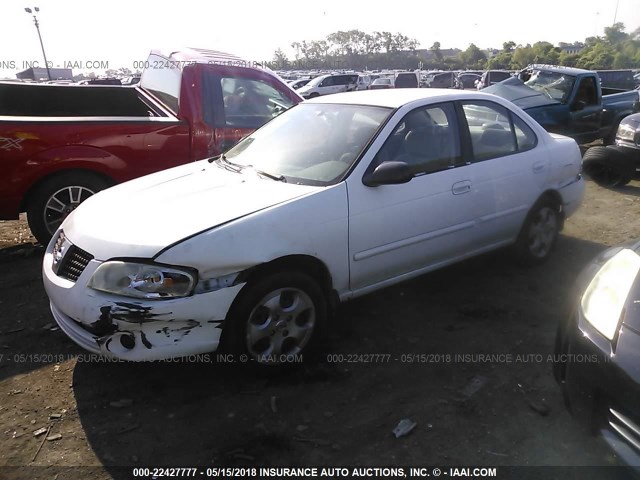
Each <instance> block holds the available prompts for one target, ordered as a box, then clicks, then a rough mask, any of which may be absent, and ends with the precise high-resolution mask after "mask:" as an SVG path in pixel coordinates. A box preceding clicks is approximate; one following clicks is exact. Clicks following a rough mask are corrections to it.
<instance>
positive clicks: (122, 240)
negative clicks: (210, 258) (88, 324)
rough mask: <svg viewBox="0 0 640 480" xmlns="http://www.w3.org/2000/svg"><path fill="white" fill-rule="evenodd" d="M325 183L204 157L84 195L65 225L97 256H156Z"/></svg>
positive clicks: (67, 232)
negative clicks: (235, 168) (274, 176)
mask: <svg viewBox="0 0 640 480" xmlns="http://www.w3.org/2000/svg"><path fill="white" fill-rule="evenodd" d="M319 189H321V187H312V186H304V185H293V184H287V183H283V182H279V181H276V180H271V179H267V178H261V177H259V176H258V175H257V174H256V173H255V172H254V171H252V170H250V169H247V170H245V171H244V173H235V172H230V171H227V170H224V169H222V168H220V167H219V166H218V165H217V164H216V163H213V164H209V163H208V162H207V161H206V160H203V161H200V162H196V163H191V164H188V165H183V166H180V167H177V168H172V169H169V170H165V171H163V172H159V173H155V174H152V175H148V176H146V177H142V178H139V179H136V180H132V181H130V182H127V183H123V184H122V185H118V186H116V187H112V188H110V189H108V190H105V191H103V192H100V193H98V194H97V195H94V196H92V197H91V198H89V199H88V200H86V201H85V202H84V203H83V204H82V205H80V207H78V209H76V210H75V211H74V212H73V213H72V214H71V215H69V217H67V219H66V220H65V222H64V223H63V225H62V228H63V230H64V232H65V235H66V236H67V238H68V239H69V240H70V241H71V242H72V243H73V244H75V245H77V246H78V247H80V248H82V249H83V250H86V251H87V252H89V253H90V254H91V255H93V256H94V257H95V258H96V259H98V260H107V259H110V258H117V257H138V258H152V257H153V256H155V255H156V254H157V253H158V252H159V251H160V250H162V249H164V248H165V247H167V246H169V245H171V244H174V243H176V242H179V241H180V240H183V239H184V238H186V237H189V236H192V235H194V234H197V233H200V232H202V231H204V230H208V229H210V228H213V227H216V226H218V225H220V224H223V223H226V222H229V221H232V220H235V219H237V218H240V217H243V216H245V215H248V214H251V213H254V212H256V211H258V210H261V209H264V208H268V207H271V206H273V205H277V204H279V203H282V202H286V201H288V200H292V199H294V198H297V197H300V196H302V195H305V194H308V193H311V192H313V191H317V190H319Z"/></svg>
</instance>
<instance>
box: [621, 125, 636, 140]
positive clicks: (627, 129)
mask: <svg viewBox="0 0 640 480" xmlns="http://www.w3.org/2000/svg"><path fill="white" fill-rule="evenodd" d="M635 134H636V132H635V129H634V128H633V126H632V125H629V124H625V123H623V124H621V125H620V126H619V127H618V135H617V136H618V138H619V139H621V140H627V141H629V142H633V138H634V136H635Z"/></svg>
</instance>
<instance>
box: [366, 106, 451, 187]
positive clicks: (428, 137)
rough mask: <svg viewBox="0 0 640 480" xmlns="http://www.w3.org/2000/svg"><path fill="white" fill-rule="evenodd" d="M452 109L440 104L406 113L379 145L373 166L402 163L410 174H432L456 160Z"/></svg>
mask: <svg viewBox="0 0 640 480" xmlns="http://www.w3.org/2000/svg"><path fill="white" fill-rule="evenodd" d="M455 119H456V116H455V109H454V107H453V105H452V104H450V103H444V104H438V105H430V106H428V107H420V108H417V109H415V110H413V111H411V112H409V113H408V114H407V115H406V116H405V117H404V118H403V119H402V121H401V122H400V123H399V124H398V125H397V126H396V128H395V130H394V131H393V133H392V134H391V135H390V136H389V138H388V139H387V141H386V142H385V144H384V145H383V146H382V148H381V149H380V151H379V152H378V155H377V156H376V159H375V160H374V165H375V166H377V165H379V164H380V163H382V162H385V161H398V162H405V163H406V164H407V165H409V167H410V168H411V170H412V171H413V173H414V175H421V174H425V173H433V172H437V171H440V170H446V169H448V168H451V167H455V166H457V165H458V164H459V163H460V159H461V156H460V141H459V135H458V132H457V125H456V120H455Z"/></svg>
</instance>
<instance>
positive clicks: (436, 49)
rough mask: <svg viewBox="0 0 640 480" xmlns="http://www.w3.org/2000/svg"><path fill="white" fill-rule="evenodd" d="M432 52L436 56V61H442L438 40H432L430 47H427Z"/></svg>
mask: <svg viewBox="0 0 640 480" xmlns="http://www.w3.org/2000/svg"><path fill="white" fill-rule="evenodd" d="M429 50H431V51H432V52H433V56H434V57H436V60H437V61H438V62H441V61H442V51H440V42H433V45H431V48H430V49H429Z"/></svg>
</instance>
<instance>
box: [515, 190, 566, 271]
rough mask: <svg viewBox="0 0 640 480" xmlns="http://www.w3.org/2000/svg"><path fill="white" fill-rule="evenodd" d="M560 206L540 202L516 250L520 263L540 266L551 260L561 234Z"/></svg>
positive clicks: (531, 213)
mask: <svg viewBox="0 0 640 480" xmlns="http://www.w3.org/2000/svg"><path fill="white" fill-rule="evenodd" d="M560 225H561V223H560V215H559V209H558V206H557V205H556V204H555V203H554V202H552V201H551V200H542V201H540V202H538V203H537V204H536V205H535V206H534V207H533V208H532V209H531V211H530V212H529V215H528V216H527V219H526V220H525V222H524V225H523V226H522V230H521V231H520V235H518V240H517V241H516V245H515V250H516V255H517V256H518V260H519V261H520V263H522V264H524V265H538V264H540V263H543V262H544V261H546V260H547V258H549V255H550V254H551V252H552V250H553V247H554V246H555V243H556V240H557V239H558V234H559V232H560Z"/></svg>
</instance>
